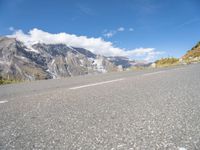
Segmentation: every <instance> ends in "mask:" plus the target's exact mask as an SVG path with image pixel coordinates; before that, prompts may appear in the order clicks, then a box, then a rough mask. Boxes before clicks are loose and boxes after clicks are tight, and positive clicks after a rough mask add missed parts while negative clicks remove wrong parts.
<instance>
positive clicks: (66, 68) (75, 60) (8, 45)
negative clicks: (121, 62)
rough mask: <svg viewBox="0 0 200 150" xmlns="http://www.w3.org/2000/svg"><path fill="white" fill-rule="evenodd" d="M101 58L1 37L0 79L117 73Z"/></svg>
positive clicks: (109, 63)
mask: <svg viewBox="0 0 200 150" xmlns="http://www.w3.org/2000/svg"><path fill="white" fill-rule="evenodd" d="M117 70H118V67H117V65H115V64H114V63H113V62H111V61H109V59H107V58H106V57H104V56H99V55H95V54H93V53H92V52H90V51H88V50H86V49H83V48H75V47H70V46H66V45H64V44H43V43H36V44H34V45H31V46H29V47H27V46H25V45H24V44H23V43H22V42H20V41H17V40H16V39H14V38H7V37H0V76H2V77H3V78H6V79H19V80H35V79H51V78H60V77H68V76H77V75H84V74H94V73H104V72H111V71H117Z"/></svg>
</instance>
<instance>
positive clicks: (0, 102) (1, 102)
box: [0, 101, 8, 104]
mask: <svg viewBox="0 0 200 150" xmlns="http://www.w3.org/2000/svg"><path fill="white" fill-rule="evenodd" d="M7 102H8V101H0V104H3V103H7Z"/></svg>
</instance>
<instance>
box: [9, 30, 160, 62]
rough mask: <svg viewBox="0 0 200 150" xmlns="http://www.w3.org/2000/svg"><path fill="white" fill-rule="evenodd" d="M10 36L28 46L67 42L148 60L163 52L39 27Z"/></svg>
mask: <svg viewBox="0 0 200 150" xmlns="http://www.w3.org/2000/svg"><path fill="white" fill-rule="evenodd" d="M8 37H14V38H16V39H18V40H19V41H22V42H24V43H25V44H26V45H27V46H30V45H32V44H34V43H45V44H66V45H68V46H73V47H81V48H85V49H88V50H90V51H91V52H93V53H95V54H100V55H104V56H126V57H128V58H130V59H143V60H146V61H151V60H154V59H155V58H156V57H158V56H159V55H160V54H162V52H160V51H156V50H155V49H154V48H137V49H132V50H127V49H123V48H119V47H115V46H114V45H113V43H112V42H109V41H105V40H104V39H102V38H94V37H87V36H78V35H75V34H68V33H65V32H62V33H57V34H52V33H48V32H45V31H42V30H40V29H37V28H34V29H31V30H30V31H29V32H28V33H24V32H23V31H22V30H15V31H14V32H13V34H12V35H8Z"/></svg>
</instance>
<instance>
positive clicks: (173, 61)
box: [155, 57, 179, 67]
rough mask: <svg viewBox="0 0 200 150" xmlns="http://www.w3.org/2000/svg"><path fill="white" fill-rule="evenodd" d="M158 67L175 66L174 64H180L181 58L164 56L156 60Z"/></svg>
mask: <svg viewBox="0 0 200 150" xmlns="http://www.w3.org/2000/svg"><path fill="white" fill-rule="evenodd" d="M155 64H156V67H168V66H173V65H178V64H179V59H177V58H173V57H172V58H162V59H160V60H157V61H156V62H155Z"/></svg>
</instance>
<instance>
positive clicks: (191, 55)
mask: <svg viewBox="0 0 200 150" xmlns="http://www.w3.org/2000/svg"><path fill="white" fill-rule="evenodd" d="M182 59H183V60H186V61H195V60H196V61H198V60H199V61H200V42H199V43H197V44H196V45H195V46H194V47H193V48H192V49H191V50H189V51H188V52H187V53H186V54H185V55H184V56H183V57H182Z"/></svg>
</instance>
